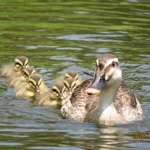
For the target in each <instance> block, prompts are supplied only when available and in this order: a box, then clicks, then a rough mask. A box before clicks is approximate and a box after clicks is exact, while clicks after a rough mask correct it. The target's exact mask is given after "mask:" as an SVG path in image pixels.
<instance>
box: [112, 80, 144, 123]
mask: <svg viewBox="0 0 150 150" xmlns="http://www.w3.org/2000/svg"><path fill="white" fill-rule="evenodd" d="M114 106H115V108H116V110H117V112H118V113H120V114H121V115H122V116H123V117H124V118H126V119H127V120H129V121H131V120H134V119H137V118H142V115H143V112H142V108H141V105H140V103H139V101H138V100H137V98H136V97H135V95H134V94H133V93H132V92H131V90H130V89H129V88H128V87H127V85H126V84H125V83H124V82H123V81H122V83H121V85H120V87H119V89H118V92H117V95H116V99H115V102H114Z"/></svg>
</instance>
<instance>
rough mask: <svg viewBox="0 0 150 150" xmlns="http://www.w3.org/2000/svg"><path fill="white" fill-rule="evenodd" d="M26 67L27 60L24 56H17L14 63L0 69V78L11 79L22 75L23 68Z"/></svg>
mask: <svg viewBox="0 0 150 150" xmlns="http://www.w3.org/2000/svg"><path fill="white" fill-rule="evenodd" d="M27 66H28V58H27V57H25V56H17V57H15V59H14V63H11V64H8V65H5V66H3V67H2V68H1V70H0V72H1V76H4V77H8V78H13V77H16V76H18V75H20V74H21V73H22V70H23V67H27Z"/></svg>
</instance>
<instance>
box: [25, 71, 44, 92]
mask: <svg viewBox="0 0 150 150" xmlns="http://www.w3.org/2000/svg"><path fill="white" fill-rule="evenodd" d="M42 89H43V79H42V76H41V75H40V74H37V73H35V74H33V75H31V76H30V77H29V82H28V90H30V91H33V92H34V93H40V92H41V90H42Z"/></svg>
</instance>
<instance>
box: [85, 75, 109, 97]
mask: <svg viewBox="0 0 150 150" xmlns="http://www.w3.org/2000/svg"><path fill="white" fill-rule="evenodd" d="M106 83H107V81H106V80H105V77H104V76H100V75H98V74H96V76H95V79H94V81H93V83H92V84H91V85H90V86H89V87H88V88H87V89H86V90H85V92H86V93H88V94H97V93H100V91H101V89H102V88H103V87H104V86H105V85H106Z"/></svg>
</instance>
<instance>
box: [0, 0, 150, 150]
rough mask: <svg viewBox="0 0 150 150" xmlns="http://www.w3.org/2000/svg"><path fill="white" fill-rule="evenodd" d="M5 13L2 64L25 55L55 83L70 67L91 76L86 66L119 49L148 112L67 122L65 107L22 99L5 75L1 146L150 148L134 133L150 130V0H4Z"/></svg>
mask: <svg viewBox="0 0 150 150" xmlns="http://www.w3.org/2000/svg"><path fill="white" fill-rule="evenodd" d="M0 10H1V13H0V20H1V23H0V38H1V40H0V65H4V64H7V63H9V62H12V61H13V58H14V57H15V56H18V55H25V56H27V57H29V60H30V64H31V65H33V66H35V67H36V68H37V69H38V71H39V72H40V73H41V74H42V76H43V78H44V81H45V83H46V84H47V85H48V86H51V84H52V83H53V81H54V80H55V78H57V77H58V76H59V75H61V74H63V73H65V72H67V71H72V70H73V71H77V72H79V73H80V75H81V76H83V77H84V78H88V77H87V76H85V75H84V74H83V73H82V71H83V70H84V71H85V70H93V69H94V67H95V59H96V58H97V57H98V56H99V55H101V54H103V53H106V52H107V53H108V52H109V53H114V54H116V55H117V56H118V58H119V60H120V65H121V68H122V70H123V77H124V79H125V80H126V83H127V84H128V85H129V87H130V88H131V89H132V91H134V93H135V94H136V96H137V97H138V99H139V100H140V102H141V104H142V108H143V111H144V116H145V118H144V119H143V120H142V121H139V122H136V123H133V124H129V125H124V126H117V127H99V126H97V125H95V124H92V123H79V122H76V121H73V120H70V119H66V120H65V119H62V118H61V117H60V112H59V110H57V109H54V108H49V107H31V105H30V103H29V102H28V101H26V100H24V99H23V98H22V99H21V98H17V97H15V96H14V94H13V89H12V88H10V87H8V86H7V84H6V83H5V79H4V78H2V77H0V110H1V121H0V149H17V150H18V149H39V150H42V149H44V150H45V149H53V150H59V149H61V150H67V149H68V150H70V149H72V150H80V149H115V150H116V149H119V150H120V149H136V150H137V149H139V150H141V149H149V147H150V144H149V142H150V139H132V133H133V132H140V133H146V134H150V116H149V111H150V101H149V97H150V77H149V75H150V63H149V61H150V50H149V47H150V42H149V41H150V29H149V24H150V19H149V18H150V11H149V10H150V4H149V2H148V1H145V0H124V1H112V0H106V1H105V2H103V1H102V0H101V1H98V0H93V1H89V0H87V1H83V0H81V1H64V0H59V1H51V0H45V1H40V0H33V1H30V0H26V2H24V1H22V0H11V1H10V0H1V5H0Z"/></svg>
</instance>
